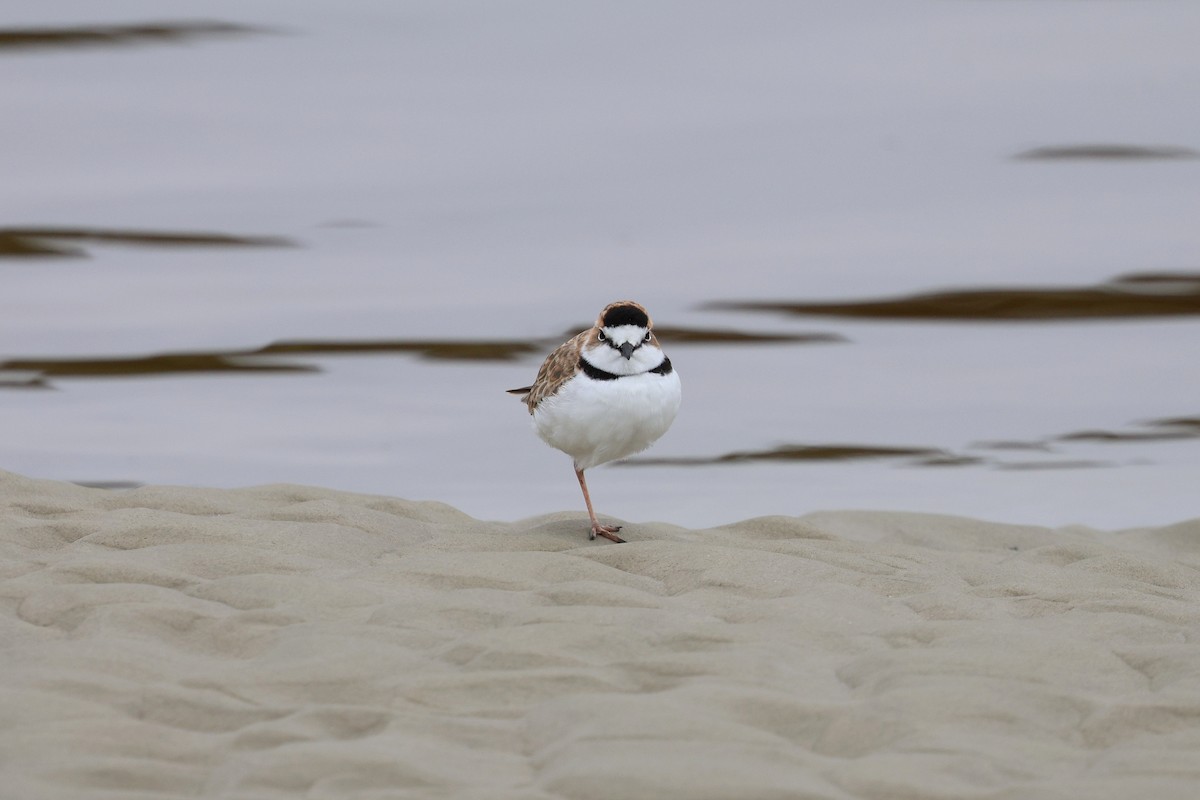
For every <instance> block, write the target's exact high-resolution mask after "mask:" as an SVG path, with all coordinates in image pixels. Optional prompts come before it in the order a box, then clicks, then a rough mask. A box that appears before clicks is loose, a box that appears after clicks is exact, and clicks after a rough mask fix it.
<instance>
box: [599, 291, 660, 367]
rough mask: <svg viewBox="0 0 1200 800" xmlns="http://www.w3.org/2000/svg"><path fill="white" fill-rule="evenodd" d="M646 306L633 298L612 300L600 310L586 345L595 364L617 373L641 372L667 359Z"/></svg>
mask: <svg viewBox="0 0 1200 800" xmlns="http://www.w3.org/2000/svg"><path fill="white" fill-rule="evenodd" d="M653 328H654V323H653V322H652V321H651V320H650V315H649V314H647V313H646V309H645V308H643V307H642V306H641V305H639V304H638V303H635V302H633V301H632V300H618V301H617V302H615V303H610V304H608V305H607V306H605V307H604V310H603V311H601V312H600V316H599V317H598V318H597V319H596V324H595V325H594V326H593V327H592V329H591V330H590V331H589V332H588V334H589V335H588V337H587V342H586V343H585V344H584V346H583V354H584V357H585V358H586V359H587V360H588V362H589V363H590V364H592V366H595V367H598V368H600V369H602V370H604V371H605V372H611V373H613V374H615V375H637V374H639V373H642V372H647V371H649V370H652V369H654V368H655V367H657V366H658V365H659V364H661V363H662V360H663V352H662V349H661V348H660V347H659V345H658V339H656V338H655V336H654V330H653Z"/></svg>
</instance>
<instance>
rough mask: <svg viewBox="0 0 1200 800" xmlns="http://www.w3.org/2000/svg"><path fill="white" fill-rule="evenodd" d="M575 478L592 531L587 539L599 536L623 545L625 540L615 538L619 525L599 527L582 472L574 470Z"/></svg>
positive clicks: (618, 537) (619, 528)
mask: <svg viewBox="0 0 1200 800" xmlns="http://www.w3.org/2000/svg"><path fill="white" fill-rule="evenodd" d="M575 477H576V478H578V479H579V488H580V489H582V490H583V502H585V503H587V510H588V518H589V519H591V521H592V530H591V531H590V532H589V533H588V538H589V539H595V538H596V536H597V535H599V536H603V537H604V538H605V539H608V540H610V541H613V542H618V543H620V544H624V543H625V540H624V539H622V538H621V537H620V536H617V531H619V530H621V526H620V525H601V524H600V520H598V519H596V512H595V511H593V510H592V498H591V496H590V495H589V494H588V490H587V481H586V480H584V479H583V470H581V469H577V470H575Z"/></svg>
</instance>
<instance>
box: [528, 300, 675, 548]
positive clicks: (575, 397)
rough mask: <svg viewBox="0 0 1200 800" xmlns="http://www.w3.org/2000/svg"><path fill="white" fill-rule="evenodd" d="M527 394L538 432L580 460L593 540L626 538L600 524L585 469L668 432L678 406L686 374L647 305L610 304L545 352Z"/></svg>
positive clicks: (577, 465) (578, 469)
mask: <svg viewBox="0 0 1200 800" xmlns="http://www.w3.org/2000/svg"><path fill="white" fill-rule="evenodd" d="M508 393H509V394H515V395H520V396H521V399H522V400H524V402H525V405H526V406H528V407H529V413H530V414H532V415H533V427H534V429H535V430H536V431H537V433H538V436H540V437H542V440H543V441H544V442H546V444H548V445H550V446H551V447H555V448H557V449H559V450H562V451H563V452H564V453H566V454H567V455H569V456H570V457H571V458H572V459H574V461H575V477H576V478H578V479H579V488H580V489H582V490H583V502H585V503H586V504H587V510H588V517H589V518H590V519H591V521H592V530H591V532H590V534H589V535H588V538H589V539H595V538H596V536H597V535H599V536H603V537H604V538H605V539H610V540H612V541H614V542H624V541H625V540H624V539H622V538H621V537H620V536H617V531H619V530H621V528H620V526H619V525H618V526H613V525H601V524H600V520H598V519H596V512H595V511H593V510H592V498H591V497H590V496H589V495H588V488H587V481H586V480H585V479H584V477H583V472H584V470H586V469H589V468H590V467H594V466H597V465H599V464H604V463H606V462H608V461H613V460H615V459H618V458H625V457H626V456H630V455H633V454H634V453H639V452H641V451H642V450H645V449H646V448H647V447H649V446H650V445H652V444H654V442H655V441H656V440H657V439H658V437H660V436H662V435H663V434H664V433H666V431H667V428H669V427H671V422H672V421H674V419H675V414H676V412H678V411H679V400H680V385H679V374H678V373H677V372H675V370H674V369H673V368H672V366H671V359H669V358H667V357H666V355H664V354H663V351H662V349H661V348H660V347H659V346H658V339H656V338H655V336H654V331H653V323H652V322H651V321H650V315H649V314H647V313H646V309H645V308H643V307H642V306H640V305H638V304H637V303H635V302H633V301H632V300H618V301H617V302H615V303H610V304H608V305H607V306H605V307H604V310H603V311H601V312H600V316H599V317H598V318H597V319H596V324H595V325H593V326H592V327H591V328H588V329H587V330H586V331H583V332H582V333H580V334H579V335H577V336H575V337H573V338H571V339H569V340H567V341H566V342H564V343H563V344H561V345H559V347H558V348H557V349H556V350H555V351H554V352H553V353H551V354H550V355H549V356H547V357H546V360H545V361H544V362H542V367H541V369H539V370H538V374H537V379H536V380H534V382H533V385H531V386H525V387H522V388H520V389H509V390H508Z"/></svg>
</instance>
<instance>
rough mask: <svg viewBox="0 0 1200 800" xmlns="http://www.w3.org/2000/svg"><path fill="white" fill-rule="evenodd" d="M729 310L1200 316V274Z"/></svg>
mask: <svg viewBox="0 0 1200 800" xmlns="http://www.w3.org/2000/svg"><path fill="white" fill-rule="evenodd" d="M705 307H706V308H710V309H720V310H731V311H771V312H782V313H786V314H797V315H816V316H832V317H859V318H869V319H887V320H923V321H939V320H947V321H981V322H982V321H992V320H1005V321H1014V320H1025V321H1045V322H1050V321H1056V320H1078V319H1117V318H1132V317H1165V316H1192V315H1200V273H1194V272H1180V273H1163V272H1149V273H1134V274H1130V275H1122V276H1119V277H1117V278H1114V279H1113V280H1111V281H1109V282H1107V283H1103V284H1099V285H1096V286H1080V287H1049V288H1037V287H1020V288H1012V289H1005V288H998V289H989V288H985V289H952V290H944V291H937V292H929V293H923V294H913V295H908V296H905V297H895V298H882V299H870V300H846V301H842V302H801V301H796V302H790V301H789V302H779V301H773V300H747V301H718V302H713V303H708V304H706V306H705Z"/></svg>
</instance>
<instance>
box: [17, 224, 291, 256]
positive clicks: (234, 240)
mask: <svg viewBox="0 0 1200 800" xmlns="http://www.w3.org/2000/svg"><path fill="white" fill-rule="evenodd" d="M79 243H91V244H117V245H136V246H141V247H293V246H295V244H296V243H295V242H294V241H292V240H291V239H287V238H285V237H282V236H237V235H233V234H227V233H208V232H197V231H139V230H120V229H104V228H56V227H31V228H0V258H26V257H60V258H78V257H83V256H87V255H88V251H87V250H86V249H85V248H83V247H81V246H79Z"/></svg>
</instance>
